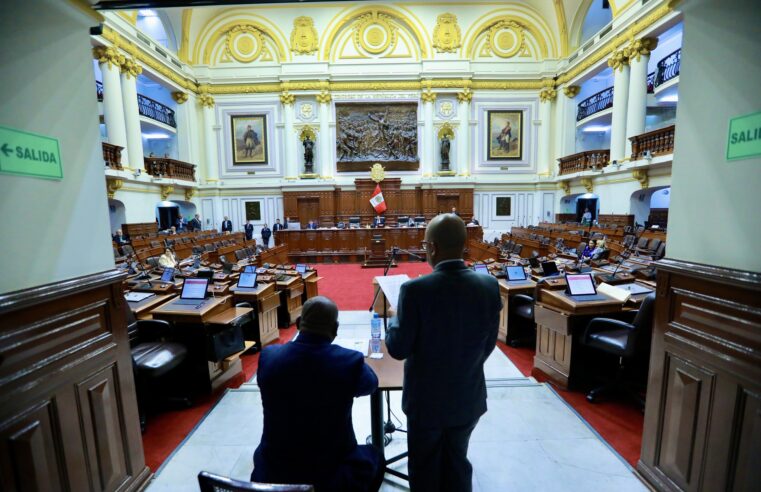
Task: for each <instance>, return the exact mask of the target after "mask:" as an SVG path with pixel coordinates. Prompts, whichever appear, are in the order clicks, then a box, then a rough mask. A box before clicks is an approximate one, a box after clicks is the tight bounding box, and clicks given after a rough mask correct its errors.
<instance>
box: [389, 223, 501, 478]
mask: <svg viewBox="0 0 761 492" xmlns="http://www.w3.org/2000/svg"><path fill="white" fill-rule="evenodd" d="M466 238H467V233H466V230H465V223H463V221H462V220H461V219H460V218H459V217H458V216H456V215H454V214H444V215H439V216H437V217H435V218H434V219H433V220H431V222H430V224H429V225H428V228H427V229H426V231H425V242H424V246H425V249H426V253H427V255H426V257H427V259H428V263H429V264H430V265H431V266H432V267H433V273H431V274H430V275H425V276H423V277H420V278H416V279H414V280H409V281H407V282H405V283H404V284H402V287H401V289H400V291H399V301H398V303H397V306H398V311H397V316H396V317H394V318H392V319H391V322H390V323H389V326H388V331H387V332H386V347H387V349H388V353H389V354H390V355H391V357H393V358H395V359H400V360H401V359H406V361H405V363H404V391H403V393H402V409H403V410H404V413H405V414H407V445H408V449H409V461H408V465H407V466H408V470H409V475H410V489H411V490H412V491H437V492H438V491H456V492H468V491H470V490H472V485H471V480H472V473H473V468H472V466H471V464H470V462H469V461H468V458H467V452H468V443H469V441H470V435H471V433H472V432H473V429H474V428H475V427H476V424H477V423H478V419H479V418H480V417H481V415H483V414H484V413H486V383H485V378H484V362H485V361H486V359H487V357H489V354H490V353H491V352H492V350H494V346H495V344H496V342H497V331H498V328H499V312H500V310H501V309H502V301H501V298H500V294H499V284H498V283H497V279H495V278H494V277H492V276H491V275H482V274H478V273H475V272H474V271H472V270H470V269H469V268H467V267H466V266H465V262H464V261H463V260H462V255H463V251H464V249H465V240H466Z"/></svg>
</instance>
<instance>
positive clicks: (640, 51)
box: [625, 38, 658, 61]
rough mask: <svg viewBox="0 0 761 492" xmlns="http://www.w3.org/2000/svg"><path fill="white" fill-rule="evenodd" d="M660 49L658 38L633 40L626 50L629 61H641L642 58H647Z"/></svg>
mask: <svg viewBox="0 0 761 492" xmlns="http://www.w3.org/2000/svg"><path fill="white" fill-rule="evenodd" d="M657 47H658V38H640V39H633V40H632V41H631V42H630V43H629V46H627V47H626V48H625V49H626V56H627V58H628V59H629V60H635V61H639V59H640V57H641V56H647V55H649V54H650V52H651V51H653V50H654V49H655V48H657Z"/></svg>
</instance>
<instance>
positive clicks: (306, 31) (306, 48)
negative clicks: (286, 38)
mask: <svg viewBox="0 0 761 492" xmlns="http://www.w3.org/2000/svg"><path fill="white" fill-rule="evenodd" d="M318 40H319V36H318V35H317V29H315V27H314V20H313V19H312V18H311V17H305V16H302V17H296V19H295V20H294V21H293V31H292V32H291V51H294V52H296V53H298V54H300V55H311V54H312V53H314V52H315V51H317V49H318V45H317V43H318Z"/></svg>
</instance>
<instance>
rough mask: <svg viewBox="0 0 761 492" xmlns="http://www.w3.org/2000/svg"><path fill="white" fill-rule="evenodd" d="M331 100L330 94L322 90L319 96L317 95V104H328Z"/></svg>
mask: <svg viewBox="0 0 761 492" xmlns="http://www.w3.org/2000/svg"><path fill="white" fill-rule="evenodd" d="M332 99H333V97H332V96H331V95H330V92H328V91H326V90H323V91H321V92H320V93H319V94H317V102H318V103H320V104H328V103H330V101H331V100H332Z"/></svg>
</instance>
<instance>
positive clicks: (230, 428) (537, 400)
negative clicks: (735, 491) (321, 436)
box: [149, 311, 647, 492]
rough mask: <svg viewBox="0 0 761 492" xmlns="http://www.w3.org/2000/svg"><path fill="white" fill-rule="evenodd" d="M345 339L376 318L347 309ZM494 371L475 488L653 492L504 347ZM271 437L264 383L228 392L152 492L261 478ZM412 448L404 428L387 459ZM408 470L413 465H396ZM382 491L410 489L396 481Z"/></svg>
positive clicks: (491, 365) (365, 402)
mask: <svg viewBox="0 0 761 492" xmlns="http://www.w3.org/2000/svg"><path fill="white" fill-rule="evenodd" d="M339 321H340V323H341V325H340V327H339V337H349V338H359V337H367V336H369V314H368V313H366V312H360V311H352V312H342V313H341V316H340V319H339ZM485 373H486V377H487V387H488V407H489V411H488V412H487V413H486V415H484V416H483V417H482V418H481V421H480V422H479V424H478V426H477V427H476V430H475V431H474V433H473V436H472V438H471V441H470V449H469V453H468V456H469V458H470V460H471V462H472V463H473V468H474V476H473V489H474V490H475V491H505V490H520V491H545V490H563V491H576V490H578V491H585V492H588V491H609V490H616V491H622V492H623V491H635V490H637V491H644V490H647V489H646V487H645V486H644V485H642V484H641V483H640V481H639V480H638V479H637V478H636V477H635V476H634V474H633V472H632V470H631V468H630V467H629V465H628V464H626V463H625V462H624V461H623V460H621V459H620V457H619V456H618V455H617V454H615V452H613V451H612V450H611V449H610V448H609V447H608V446H607V445H606V444H605V443H604V442H603V441H602V440H600V439H599V437H598V436H597V434H595V433H594V432H593V431H592V430H591V429H590V428H589V427H588V426H587V425H586V423H585V422H584V421H583V420H581V419H580V418H579V417H578V416H577V415H576V413H575V412H573V410H571V409H570V407H568V406H567V405H566V404H565V402H564V401H563V400H562V399H560V398H559V397H558V396H557V395H556V394H555V393H554V392H553V391H552V390H551V389H550V388H549V387H548V386H546V385H544V384H538V383H536V382H535V381H533V380H532V379H530V378H525V377H523V376H522V375H521V373H520V372H519V371H518V370H517V369H516V368H515V366H513V365H512V363H510V361H509V360H508V359H507V358H506V357H505V356H504V355H503V354H502V353H501V352H499V351H495V352H493V353H492V355H491V357H490V358H489V360H488V361H487V364H486V368H485ZM400 400H401V395H400V393H398V392H394V393H392V394H391V408H392V411H393V415H394V420H395V423H397V424H401V426H402V428H403V427H404V425H405V419H404V414H403V412H402V411H401V408H400V405H401V401H400ZM353 418H354V429H355V432H356V435H357V438H358V440H360V441H362V440H364V439H365V436H368V435H369V434H370V399H369V397H364V398H359V399H357V400H356V401H355V404H354V411H353ZM261 432H262V409H261V400H260V398H259V392H258V387H257V386H256V383H255V382H254V381H252V382H249V383H247V384H244V385H243V386H241V388H239V389H237V390H230V391H228V392H227V393H226V394H225V395H224V397H223V398H222V399H221V400H220V402H219V403H218V404H217V405H216V406H215V407H214V408H213V409H212V411H211V412H210V413H209V414H208V415H207V416H206V417H205V419H204V420H202V421H201V423H200V424H199V425H198V427H197V428H196V429H195V430H194V431H193V432H192V433H191V435H190V436H189V437H188V439H187V440H186V441H185V442H184V443H183V444H182V445H181V446H180V447H179V448H178V449H177V450H176V452H175V453H174V455H173V456H172V457H170V459H169V460H167V462H166V463H165V464H164V466H163V467H162V468H161V469H159V471H158V473H157V474H156V477H155V479H154V481H153V482H152V483H151V486H150V487H149V490H150V491H167V490H171V491H174V490H177V491H179V490H197V485H196V484H197V481H196V475H197V474H198V472H199V471H201V470H206V471H210V472H214V473H218V474H221V475H226V476H230V477H233V478H238V479H247V478H248V477H249V475H250V473H251V468H252V456H253V452H254V449H255V448H256V446H257V444H258V442H259V438H260V436H261ZM405 449H406V439H405V434H403V433H400V432H396V433H394V439H393V441H392V442H391V443H390V445H389V446H388V447H387V448H386V456H387V457H390V456H394V455H396V454H398V453H400V452H402V451H404V450H405ZM395 468H397V469H399V470H405V469H406V460H401V461H399V462H398V463H396V464H395ZM388 477H389V478H387V480H386V482H385V483H384V486H383V488H382V490H384V491H386V490H388V491H392V490H408V488H407V487H406V483H405V482H403V481H401V480H399V479H396V478H395V477H391V476H390V475H388Z"/></svg>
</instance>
